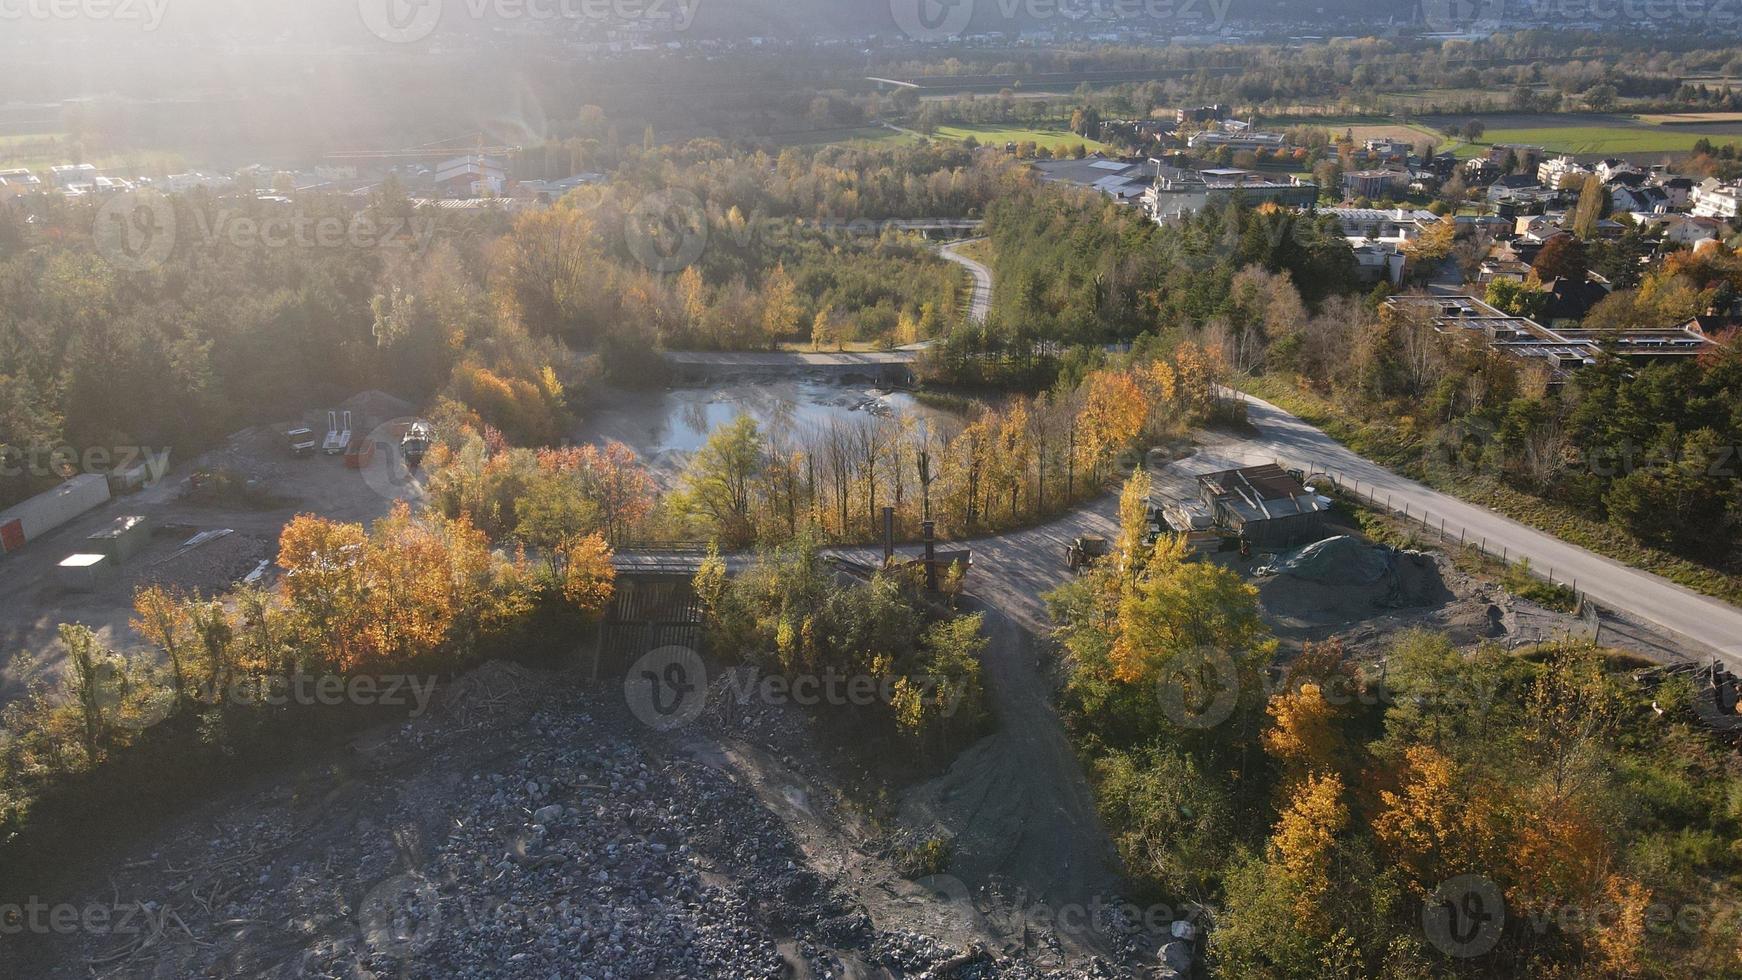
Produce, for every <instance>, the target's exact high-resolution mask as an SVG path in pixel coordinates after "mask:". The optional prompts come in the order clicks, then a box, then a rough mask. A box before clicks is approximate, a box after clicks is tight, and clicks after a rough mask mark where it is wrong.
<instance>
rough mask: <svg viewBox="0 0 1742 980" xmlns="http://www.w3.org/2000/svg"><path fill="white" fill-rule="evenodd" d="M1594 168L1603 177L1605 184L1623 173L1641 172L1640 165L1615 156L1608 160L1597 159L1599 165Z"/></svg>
mask: <svg viewBox="0 0 1742 980" xmlns="http://www.w3.org/2000/svg"><path fill="white" fill-rule="evenodd" d="M1592 169H1594V170H1595V171H1596V172H1597V176H1598V177H1600V178H1602V181H1603V183H1605V184H1607V183H1609V182H1610V181H1612V180H1614V179H1616V177H1618V176H1620V175H1621V174H1626V173H1639V172H1640V170H1639V168H1638V167H1635V166H1634V165H1633V164H1631V163H1628V162H1627V161H1626V160H1618V159H1615V158H1613V157H1611V158H1609V159H1607V160H1599V161H1597V165H1596V166H1595V167H1594V168H1592Z"/></svg>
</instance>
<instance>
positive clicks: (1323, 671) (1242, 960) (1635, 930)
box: [1049, 477, 1742, 980]
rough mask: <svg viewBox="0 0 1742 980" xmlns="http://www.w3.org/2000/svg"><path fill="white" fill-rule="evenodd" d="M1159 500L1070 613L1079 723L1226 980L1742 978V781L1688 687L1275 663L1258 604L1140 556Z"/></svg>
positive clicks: (1433, 644) (1068, 639) (1601, 661)
mask: <svg viewBox="0 0 1742 980" xmlns="http://www.w3.org/2000/svg"><path fill="white" fill-rule="evenodd" d="M1145 483H1146V481H1144V480H1143V479H1142V478H1141V477H1140V478H1139V479H1137V480H1134V481H1133V485H1132V486H1130V487H1128V488H1127V497H1126V501H1127V506H1126V507H1124V508H1123V511H1124V514H1125V523H1126V527H1125V530H1124V534H1123V536H1122V538H1121V543H1120V548H1119V551H1118V553H1117V554H1115V555H1114V556H1113V558H1111V559H1109V560H1108V561H1107V562H1105V563H1103V564H1102V565H1101V566H1100V567H1099V568H1098V569H1097V570H1095V571H1092V572H1091V573H1090V574H1089V575H1087V576H1086V577H1084V578H1082V579H1080V580H1078V581H1076V582H1074V583H1072V584H1070V585H1067V586H1065V587H1064V588H1063V589H1061V590H1059V591H1058V592H1056V593H1054V594H1053V595H1051V596H1050V597H1049V601H1050V602H1051V605H1052V608H1053V614H1054V617H1055V619H1056V620H1057V622H1058V623H1059V629H1058V635H1059V638H1060V640H1061V642H1062V644H1063V648H1064V652H1065V654H1066V657H1067V659H1066V663H1067V665H1068V670H1069V675H1068V680H1067V682H1066V687H1065V693H1064V697H1065V710H1066V713H1067V723H1068V725H1069V726H1070V728H1071V730H1072V731H1073V733H1074V736H1075V738H1076V739H1077V740H1078V743H1079V744H1080V745H1081V746H1082V747H1083V749H1084V751H1085V753H1086V754H1087V756H1088V758H1089V760H1090V762H1091V764H1092V767H1093V777H1094V782H1095V788H1096V795H1097V798H1098V800H1099V804H1100V809H1101V812H1102V815H1103V818H1104V819H1105V820H1106V821H1107V825H1108V829H1109V830H1110V831H1111V833H1112V835H1113V837H1114V840H1115V843H1116V844H1117V846H1118V848H1119V851H1120V853H1121V855H1122V856H1123V858H1124V860H1125V864H1126V868H1127V870H1128V871H1129V872H1130V873H1132V874H1133V875H1135V876H1136V877H1137V878H1138V879H1139V880H1140V881H1142V882H1143V883H1144V885H1145V886H1146V888H1147V890H1148V891H1149V893H1150V894H1151V895H1153V896H1155V897H1156V898H1159V899H1163V900H1166V901H1168V902H1170V903H1172V904H1174V905H1176V906H1177V905H1178V904H1180V903H1197V904H1199V905H1201V906H1202V907H1203V908H1204V909H1205V921H1206V924H1207V925H1208V926H1209V943H1208V950H1209V957H1210V961H1211V964H1212V966H1213V967H1214V968H1215V969H1216V970H1217V971H1219V972H1222V973H1226V974H1228V975H1233V976H1241V977H1256V978H1292V977H1300V978H1307V977H1323V976H1347V977H1385V978H1398V980H1403V978H1411V980H1415V978H1423V977H1457V976H1483V977H1514V976H1516V977H1543V976H1607V977H1622V976H1640V977H1679V976H1689V975H1696V976H1723V975H1729V974H1731V973H1734V972H1736V971H1737V970H1738V969H1742V959H1739V957H1742V950H1739V949H1738V947H1737V944H1736V941H1735V937H1736V928H1737V925H1738V922H1739V917H1742V906H1739V905H1738V903H1737V902H1736V900H1735V898H1734V896H1732V895H1729V894H1728V893H1727V892H1725V891H1724V890H1722V889H1719V890H1713V889H1712V888H1711V887H1710V885H1709V883H1710V882H1711V881H1714V880H1723V879H1726V878H1729V877H1731V876H1734V875H1735V874H1736V873H1737V871H1738V870H1742V853H1738V852H1737V850H1736V848H1734V847H1733V846H1731V844H1732V842H1733V841H1734V840H1735V838H1736V836H1737V833H1738V831H1739V830H1742V809H1739V808H1738V806H1737V805H1736V800H1737V798H1738V794H1742V778H1739V777H1738V775H1737V773H1736V771H1735V767H1734V766H1733V765H1731V764H1730V763H1729V762H1727V761H1726V758H1727V756H1728V754H1729V753H1728V752H1727V750H1726V749H1725V748H1724V747H1723V746H1722V745H1721V744H1720V743H1719V742H1717V741H1716V740H1715V739H1713V738H1712V737H1710V736H1709V735H1708V734H1707V733H1706V732H1704V731H1703V730H1701V729H1700V728H1698V725H1697V720H1696V718H1695V716H1694V715H1693V713H1692V711H1691V708H1690V697H1691V693H1692V688H1691V685H1688V684H1684V683H1679V682H1670V683H1665V684H1662V685H1660V686H1656V687H1655V689H1653V688H1650V687H1647V688H1641V687H1640V686H1638V685H1636V684H1635V683H1634V682H1633V681H1632V680H1631V679H1630V678H1629V677H1628V675H1627V674H1625V673H1621V672H1619V671H1618V670H1617V669H1616V668H1615V666H1612V661H1610V660H1608V659H1607V658H1606V656H1605V654H1604V653H1602V652H1601V651H1598V650H1596V649H1594V648H1591V647H1584V646H1579V645H1577V644H1571V643H1569V644H1560V645H1549V646H1545V647H1541V648H1538V649H1535V650H1528V651H1523V652H1519V653H1514V652H1508V651H1505V650H1502V649H1500V648H1498V647H1493V646H1484V647H1481V648H1479V649H1476V650H1474V651H1471V652H1468V653H1465V652H1460V651H1458V650H1457V649H1455V648H1453V647H1452V646H1451V645H1450V643H1449V642H1448V641H1447V640H1446V639H1445V638H1443V637H1441V636H1438V635H1435V634H1431V633H1426V632H1416V633H1411V634H1406V635H1404V636H1403V637H1401V638H1399V639H1398V640H1397V641H1396V643H1395V644H1394V645H1393V646H1392V648H1391V650H1390V651H1389V653H1388V655H1387V656H1386V658H1385V662H1384V665H1383V666H1384V669H1383V670H1382V671H1375V670H1373V669H1371V668H1368V667H1366V666H1363V665H1358V664H1356V663H1354V662H1352V661H1351V660H1349V659H1348V658H1347V657H1345V655H1344V653H1343V651H1342V650H1341V649H1340V648H1339V647H1338V646H1336V645H1335V644H1328V645H1319V646H1309V647H1308V648H1307V649H1306V650H1305V651H1304V652H1303V653H1302V654H1300V655H1299V656H1298V657H1297V658H1296V659H1294V660H1293V661H1292V662H1290V663H1288V664H1287V665H1285V666H1283V667H1281V668H1274V669H1273V668H1272V667H1271V661H1272V657H1273V655H1274V652H1275V648H1276V645H1275V640H1274V638H1273V637H1272V636H1271V635H1270V633H1269V631H1268V629H1267V628H1266V627H1265V625H1264V623H1263V620H1262V618H1261V615H1260V611H1259V607H1258V602H1257V593H1256V590H1255V589H1254V588H1253V587H1252V586H1250V585H1248V584H1247V583H1245V582H1244V581H1242V580H1241V578H1240V577H1239V576H1238V575H1237V574H1236V573H1234V572H1232V571H1229V570H1227V569H1224V568H1222V567H1220V566H1218V565H1216V564H1214V563H1205V562H1191V561H1187V560H1186V559H1185V556H1184V554H1183V551H1182V549H1181V546H1180V545H1178V544H1177V543H1175V542H1173V541H1172V540H1170V539H1167V538H1164V539H1163V540H1162V541H1161V542H1160V543H1158V544H1157V545H1156V546H1155V548H1154V549H1153V550H1148V549H1143V548H1141V547H1140V546H1139V545H1138V544H1137V543H1138V542H1141V540H1142V508H1141V503H1142V501H1143V500H1145V499H1146V498H1147V495H1148V489H1149V488H1148V487H1147V485H1145ZM1133 503H1135V506H1134V505H1133ZM1158 691H1159V692H1160V697H1159V699H1158V697H1157V692H1158ZM1654 708H1655V709H1661V710H1654Z"/></svg>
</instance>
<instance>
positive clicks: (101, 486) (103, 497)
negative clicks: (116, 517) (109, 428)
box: [0, 473, 109, 552]
mask: <svg viewBox="0 0 1742 980" xmlns="http://www.w3.org/2000/svg"><path fill="white" fill-rule="evenodd" d="M108 500H109V481H108V479H107V478H106V477H104V476H103V475H102V474H100V473H87V474H85V475H84V476H75V477H73V478H72V479H70V480H68V481H67V482H65V483H63V484H61V485H60V486H58V487H55V488H54V489H53V490H49V491H46V492H44V493H39V494H37V495H36V496H34V497H31V498H30V499H29V500H26V501H24V502H23V503H21V504H18V505H17V506H15V507H13V508H12V509H11V510H8V511H6V512H5V513H0V528H12V525H13V522H17V526H16V528H13V529H12V530H9V531H6V532H4V533H0V541H4V542H5V546H6V550H7V551H9V552H10V551H17V550H18V549H19V548H20V547H23V546H24V545H25V544H28V543H30V542H32V541H35V540H36V539H38V538H40V537H42V536H43V535H45V534H47V533H48V532H50V531H52V530H54V529H55V528H57V527H60V526H61V525H62V524H65V523H67V522H68V521H70V520H72V519H74V518H76V517H78V516H79V515H81V514H84V513H87V512H89V511H90V510H91V509H92V508H95V507H101V506H102V505H103V504H105V503H107V502H108Z"/></svg>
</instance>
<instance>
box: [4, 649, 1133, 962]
mask: <svg viewBox="0 0 1742 980" xmlns="http://www.w3.org/2000/svg"><path fill="white" fill-rule="evenodd" d="M579 678H580V673H579V672H578V671H575V672H567V673H551V672H543V671H531V670H528V669H525V668H519V667H510V666H505V665H500V664H498V665H490V666H487V667H485V668H483V669H481V670H480V671H479V672H477V673H475V674H473V675H469V676H468V677H467V678H464V679H462V681H461V682H460V683H457V684H455V685H453V686H452V687H450V688H449V689H448V690H447V691H445V692H444V694H443V696H442V698H441V705H440V707H439V709H438V710H437V711H435V712H433V713H432V714H430V715H429V716H426V717H424V718H421V719H417V720H415V721H413V722H410V723H408V724H405V725H402V726H395V727H392V728H388V729H385V730H380V731H377V732H373V733H370V734H369V735H366V736H365V737H362V738H359V739H357V740H356V741H355V742H354V743H353V744H352V745H351V746H350V747H349V749H348V751H346V752H343V753H339V754H338V755H336V756H335V757H334V758H331V759H324V760H313V761H311V763H310V764H309V765H308V766H307V767H306V769H305V770H304V771H301V772H296V773H287V774H283V775H281V776H278V777H276V778H272V779H266V780H263V781H262V784H261V785H259V786H254V787H247V788H242V789H239V790H238V791H237V792H235V793H233V794H230V795H228V796H227V797H226V798H223V799H218V800H213V801H211V802H210V803H207V804H204V805H201V806H198V807H195V808H192V809H190V811H189V812H188V813H187V814H186V815H185V816H183V817H182V818H180V819H179V820H177V821H176V823H175V825H174V826H172V827H170V828H167V829H166V830H165V831H164V832H161V833H158V834H155V835H153V836H152V838H151V839H150V840H147V841H141V842H139V843H138V844H137V845H136V846H134V847H132V848H129V849H126V851H125V852H124V853H119V854H104V855H101V856H100V857H99V856H80V857H75V858H73V859H72V863H71V864H70V866H69V874H68V877H67V882H66V884H65V885H64V886H62V887H59V888H56V889H55V890H53V891H52V892H50V893H46V894H41V895H38V896H36V897H37V899H38V900H39V902H40V903H41V904H42V905H44V906H46V907H51V908H72V909H78V910H80V919H81V920H83V919H84V918H85V915H84V913H85V910H89V909H103V910H105V911H104V913H103V924H102V926H101V927H99V928H78V927H75V928H72V929H66V930H54V929H45V930H40V931H38V930H26V931H25V932H24V933H22V934H20V935H14V936H8V937H7V939H6V941H5V942H4V943H0V974H3V975H6V976H20V977H22V976H30V977H42V978H55V977H69V978H70V977H89V976H97V977H111V976H113V977H165V978H170V977H173V978H180V977H191V976H253V977H285V978H290V977H340V976H343V977H376V976H401V977H451V976H462V975H463V976H468V977H530V978H537V980H543V978H547V977H580V976H591V977H622V978H639V977H673V978H679V977H682V978H691V977H721V978H733V980H736V978H744V977H769V978H775V977H825V976H834V977H898V976H909V977H911V976H934V975H936V976H976V977H1042V976H1049V977H1088V976H1097V977H1121V976H1133V975H1136V974H1135V973H1134V972H1133V971H1132V970H1131V969H1129V968H1126V967H1123V966H1118V965H1116V964H1113V963H1110V962H1105V961H1101V962H1088V963H1085V964H1084V965H1083V966H1081V967H1067V966H1066V961H1067V956H1066V954H1064V953H1063V952H1062V945H1061V944H1060V943H1059V942H1058V941H1057V939H1056V938H1054V937H1053V936H1051V935H1049V934H1048V932H1047V930H1046V928H1045V927H1044V926H1041V925H1035V924H1032V923H1029V922H1027V921H1023V922H1022V927H1021V928H1020V929H1015V930H1012V929H1008V928H997V927H994V926H992V925H990V924H989V923H988V921H987V919H986V918H985V917H983V916H981V915H980V914H978V913H977V912H976V910H975V908H974V906H973V903H974V901H975V898H974V897H973V896H971V895H969V894H968V893H967V892H966V891H955V890H952V889H950V888H947V887H941V886H938V885H937V884H936V883H928V882H921V883H915V882H912V881H909V880H907V879H905V878H903V877H902V876H901V875H900V873H899V872H898V871H897V869H896V868H895V867H894V865H893V863H892V861H891V857H890V855H891V853H892V848H891V841H892V840H893V838H892V837H890V836H889V835H887V834H882V833H880V832H879V831H878V830H877V829H876V828H874V827H871V826H869V825H868V824H867V822H866V819H865V818H864V817H863V816H862V815H861V814H860V813H859V812H858V811H856V810H855V809H854V808H852V807H850V806H848V805H847V804H845V803H844V802H843V801H842V799H841V798H840V796H839V795H838V794H837V793H835V792H834V791H833V790H832V789H831V788H830V787H831V786H832V785H834V784H835V782H836V780H837V779H838V778H839V777H838V775H837V774H834V773H831V772H829V771H827V770H826V768H825V767H824V764H823V763H819V762H816V761H813V760H814V759H815V756H816V753H815V752H814V751H810V746H811V739H812V738H813V734H812V733H811V732H810V731H809V730H808V728H807V725H806V722H805V720H804V718H802V717H798V716H796V715H794V714H793V713H792V712H790V711H789V710H788V708H787V706H767V707H766V708H765V709H764V708H763V707H762V706H756V710H753V711H751V712H748V713H746V712H743V711H738V710H731V711H716V712H712V713H710V714H709V715H708V716H707V717H706V719H705V720H704V721H702V722H698V723H697V724H696V725H695V726H693V727H691V728H688V729H684V730H680V731H679V732H677V733H674V734H671V735H661V734H659V733H657V732H654V731H653V730H651V729H648V728H645V727H643V726H641V725H640V724H639V723H638V722H636V721H635V720H634V719H633V718H632V717H630V713H629V711H628V710H626V708H625V707H624V702H623V697H622V691H621V688H617V689H616V690H613V689H612V688H611V687H609V686H607V687H604V688H598V689H588V688H587V687H585V686H584V685H583V684H582V683H581V682H580V679H579ZM794 752H797V753H802V756H801V757H800V758H802V759H803V760H804V761H802V762H801V761H798V759H797V758H795V757H794V756H793V755H791V754H789V753H794ZM81 861H82V862H83V864H82V866H81V864H80V863H79V862H81ZM26 900H28V899H26V898H25V897H21V896H12V895H5V896H0V902H7V901H20V902H22V901H26ZM44 921H49V920H47V919H46V918H45V919H44ZM999 921H1001V922H1004V923H1008V922H1009V921H1010V920H1009V919H1008V918H1003V919H1000V920H999ZM1149 948H1150V949H1151V950H1153V946H1150V947H1149ZM958 970H960V971H961V972H959V973H958V972H956V971H958Z"/></svg>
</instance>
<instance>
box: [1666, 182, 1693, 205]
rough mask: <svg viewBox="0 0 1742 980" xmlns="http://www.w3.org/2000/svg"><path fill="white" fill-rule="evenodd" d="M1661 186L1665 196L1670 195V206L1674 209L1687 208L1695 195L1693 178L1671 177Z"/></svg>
mask: <svg viewBox="0 0 1742 980" xmlns="http://www.w3.org/2000/svg"><path fill="white" fill-rule="evenodd" d="M1659 186H1661V187H1662V188H1663V192H1664V194H1666V195H1668V197H1669V206H1670V207H1672V208H1685V207H1687V206H1688V199H1689V198H1690V197H1692V196H1693V193H1694V179H1693V178H1692V177H1670V178H1668V179H1666V180H1664V181H1663V182H1662V184H1660V185H1659Z"/></svg>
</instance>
